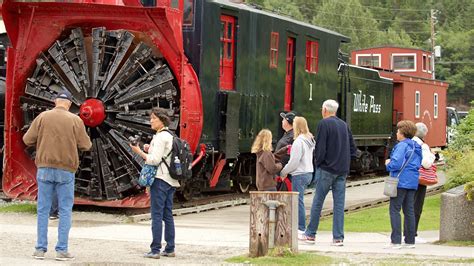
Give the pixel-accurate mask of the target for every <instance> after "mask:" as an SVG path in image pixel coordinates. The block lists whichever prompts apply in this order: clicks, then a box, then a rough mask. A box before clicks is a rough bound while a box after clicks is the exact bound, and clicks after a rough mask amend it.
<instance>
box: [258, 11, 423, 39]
mask: <svg viewBox="0 0 474 266" xmlns="http://www.w3.org/2000/svg"><path fill="white" fill-rule="evenodd" d="M251 6H253V7H255V8H258V9H260V10H265V11H268V12H271V13H276V14H279V15H283V16H286V17H288V18H292V19H296V18H295V17H293V16H291V15H289V14H288V13H285V12H283V11H282V10H281V9H269V8H266V7H263V6H259V5H256V4H251ZM302 8H303V9H307V10H309V11H314V10H313V9H310V8H307V7H302ZM320 12H322V13H328V14H331V15H337V16H341V17H351V16H344V15H341V14H336V13H331V12H323V11H320ZM354 18H364V17H354ZM366 19H368V18H366ZM374 19H375V18H374ZM390 21H391V20H390ZM423 22H426V21H423ZM307 23H309V24H311V25H314V24H313V23H311V22H307ZM314 26H318V27H322V28H328V29H329V28H335V29H345V30H352V31H363V32H382V33H385V32H387V30H388V29H387V30H362V29H355V28H347V27H337V26H327V25H314ZM405 33H430V31H405Z"/></svg>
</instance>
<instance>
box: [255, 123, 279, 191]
mask: <svg viewBox="0 0 474 266" xmlns="http://www.w3.org/2000/svg"><path fill="white" fill-rule="evenodd" d="M252 153H255V154H256V155H257V189H258V190H259V191H276V182H275V179H274V178H275V175H276V174H277V173H278V172H279V171H280V170H281V168H282V165H281V163H277V162H275V156H273V153H272V132H271V131H270V130H268V129H262V130H260V132H259V133H258V135H257V137H256V138H255V141H254V142H253V145H252Z"/></svg>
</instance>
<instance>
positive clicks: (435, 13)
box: [430, 9, 439, 79]
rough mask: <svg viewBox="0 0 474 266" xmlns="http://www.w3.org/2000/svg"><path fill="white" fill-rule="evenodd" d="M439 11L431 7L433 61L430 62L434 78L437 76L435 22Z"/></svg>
mask: <svg viewBox="0 0 474 266" xmlns="http://www.w3.org/2000/svg"><path fill="white" fill-rule="evenodd" d="M438 13H439V11H438V10H436V9H431V12H430V22H431V62H430V65H431V71H432V73H433V79H435V78H436V76H435V65H434V62H435V35H436V32H435V24H436V23H438V19H437V17H436V15H438Z"/></svg>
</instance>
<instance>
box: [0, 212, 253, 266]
mask: <svg viewBox="0 0 474 266" xmlns="http://www.w3.org/2000/svg"><path fill="white" fill-rule="evenodd" d="M73 216H74V221H73V228H72V229H71V235H73V234H72V232H74V230H76V231H77V230H78V229H79V228H85V227H100V226H103V227H107V226H108V225H111V224H127V222H126V221H127V217H125V216H120V215H111V214H102V213H87V212H79V213H77V212H74V215H73ZM0 226H1V228H0V232H1V235H0V243H2V248H1V249H0V264H1V265H12V264H16V265H28V264H34V265H48V264H55V265H58V264H69V265H146V264H206V265H208V264H222V263H224V260H225V259H226V258H229V257H232V256H237V255H241V254H244V253H246V252H247V250H246V249H242V248H235V247H231V248H230V247H229V248H225V247H209V246H193V245H177V247H176V255H177V256H176V257H175V258H165V257H162V258H161V259H159V260H152V259H146V258H143V257H142V255H143V253H145V252H147V251H148V250H149V249H148V247H149V244H150V243H149V241H147V240H143V241H120V240H104V239H95V237H94V235H90V236H89V237H87V238H77V237H70V239H69V250H70V252H71V253H73V254H74V255H75V256H76V259H75V260H74V261H71V262H68V263H60V262H56V261H55V260H54V257H55V252H54V245H55V244H56V239H57V234H56V232H55V231H56V228H57V221H56V222H50V227H49V232H48V234H49V246H48V252H47V253H46V259H45V260H43V261H41V260H35V259H33V258H32V257H31V255H32V254H33V251H34V246H35V243H36V215H33V214H24V213H2V214H1V216H0ZM133 226H137V227H147V228H149V226H148V225H139V224H135V225H133ZM149 233H150V235H151V230H150V231H149Z"/></svg>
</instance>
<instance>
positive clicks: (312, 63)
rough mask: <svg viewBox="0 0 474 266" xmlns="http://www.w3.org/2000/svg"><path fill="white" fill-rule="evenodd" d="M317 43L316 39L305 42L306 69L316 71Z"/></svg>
mask: <svg viewBox="0 0 474 266" xmlns="http://www.w3.org/2000/svg"><path fill="white" fill-rule="evenodd" d="M318 61H319V43H318V42H317V41H307V42H306V71H307V72H309V73H314V74H316V73H318Z"/></svg>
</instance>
